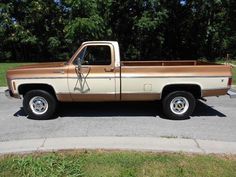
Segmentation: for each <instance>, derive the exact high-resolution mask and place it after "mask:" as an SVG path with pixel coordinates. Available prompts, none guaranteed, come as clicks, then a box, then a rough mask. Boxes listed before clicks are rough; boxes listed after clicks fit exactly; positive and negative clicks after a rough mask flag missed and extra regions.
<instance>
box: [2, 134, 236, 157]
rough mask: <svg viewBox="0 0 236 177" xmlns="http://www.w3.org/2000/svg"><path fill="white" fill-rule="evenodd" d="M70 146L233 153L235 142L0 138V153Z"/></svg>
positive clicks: (178, 139) (139, 138)
mask: <svg viewBox="0 0 236 177" xmlns="http://www.w3.org/2000/svg"><path fill="white" fill-rule="evenodd" d="M70 149H104V150H134V151H153V152H188V153H202V154H208V153H216V154H218V153H221V154H222V153H223V154H236V142H221V141H210V140H195V139H180V138H155V137H70V138H44V139H31V140H17V141H6V142H0V154H9V153H27V152H43V151H57V150H70Z"/></svg>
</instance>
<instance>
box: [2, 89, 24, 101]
mask: <svg viewBox="0 0 236 177" xmlns="http://www.w3.org/2000/svg"><path fill="white" fill-rule="evenodd" d="M5 96H6V97H7V98H9V99H10V98H18V99H20V98H21V97H20V96H19V95H15V94H13V93H12V91H11V90H10V89H7V90H5Z"/></svg>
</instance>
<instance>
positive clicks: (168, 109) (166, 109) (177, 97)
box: [162, 91, 196, 120]
mask: <svg viewBox="0 0 236 177" xmlns="http://www.w3.org/2000/svg"><path fill="white" fill-rule="evenodd" d="M186 100H187V101H186ZM178 103H180V104H178ZM184 103H185V104H184ZM179 105H180V107H179ZM181 105H184V106H181ZM162 106H163V113H164V114H165V116H166V117H167V118H169V119H173V120H184V119H188V118H189V116H190V115H191V114H192V113H193V111H194V109H195V106H196V99H195V97H194V96H193V95H192V94H191V93H189V92H186V91H175V92H171V93H169V94H168V95H166V96H165V97H164V99H163V100H162ZM176 107H177V108H176ZM183 107H184V108H183ZM181 110H182V111H181ZM178 111H180V112H178Z"/></svg>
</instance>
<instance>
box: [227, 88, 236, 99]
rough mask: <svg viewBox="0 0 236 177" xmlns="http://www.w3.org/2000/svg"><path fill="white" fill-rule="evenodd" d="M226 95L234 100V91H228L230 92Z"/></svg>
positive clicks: (235, 91) (235, 92)
mask: <svg viewBox="0 0 236 177" xmlns="http://www.w3.org/2000/svg"><path fill="white" fill-rule="evenodd" d="M227 95H229V96H230V98H236V90H234V89H230V90H229V91H228V92H227Z"/></svg>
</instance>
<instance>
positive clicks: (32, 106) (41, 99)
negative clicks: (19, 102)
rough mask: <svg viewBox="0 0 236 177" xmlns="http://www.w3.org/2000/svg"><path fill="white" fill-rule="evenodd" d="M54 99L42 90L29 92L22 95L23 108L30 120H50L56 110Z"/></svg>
mask: <svg viewBox="0 0 236 177" xmlns="http://www.w3.org/2000/svg"><path fill="white" fill-rule="evenodd" d="M56 106H57V100H56V98H55V97H54V96H53V95H52V94H50V93H48V92H47V91H44V90H31V91H29V92H27V93H26V94H25V95H24V100H23V108H24V110H25V112H26V113H27V114H28V116H29V118H32V119H39V120H40V119H42V120H44V119H50V118H52V116H53V115H54V112H55V110H56Z"/></svg>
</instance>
